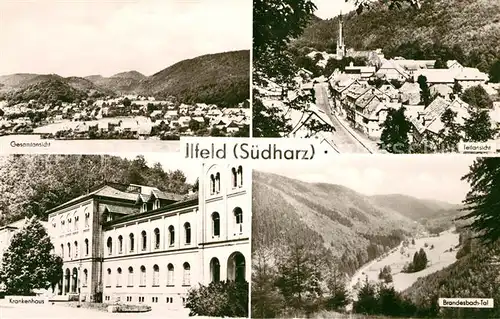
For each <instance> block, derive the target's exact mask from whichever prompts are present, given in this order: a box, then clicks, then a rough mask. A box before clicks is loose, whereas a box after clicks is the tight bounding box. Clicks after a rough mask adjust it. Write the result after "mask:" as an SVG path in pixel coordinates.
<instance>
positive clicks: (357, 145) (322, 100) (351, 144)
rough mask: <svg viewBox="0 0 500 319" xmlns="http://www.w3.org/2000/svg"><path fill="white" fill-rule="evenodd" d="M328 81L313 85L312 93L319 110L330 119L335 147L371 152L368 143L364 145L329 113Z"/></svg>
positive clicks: (343, 149)
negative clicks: (333, 129)
mask: <svg viewBox="0 0 500 319" xmlns="http://www.w3.org/2000/svg"><path fill="white" fill-rule="evenodd" d="M327 92H328V83H326V82H324V83H317V84H315V85H314V93H315V96H316V105H317V106H318V108H319V109H320V110H322V111H323V112H325V114H327V115H328V117H329V118H330V120H331V121H332V124H333V127H334V128H335V131H334V132H333V134H332V140H333V142H334V143H335V145H336V147H337V148H338V150H339V151H340V152H341V153H372V152H373V151H372V149H371V147H370V145H367V146H368V148H367V147H365V146H364V145H363V144H365V145H366V143H364V142H363V143H361V142H360V141H359V140H358V139H357V137H355V136H353V134H351V133H350V132H349V131H348V129H347V128H346V127H345V124H343V123H340V121H339V120H338V119H337V116H335V115H334V114H332V113H331V111H330V104H329V101H328V93H327Z"/></svg>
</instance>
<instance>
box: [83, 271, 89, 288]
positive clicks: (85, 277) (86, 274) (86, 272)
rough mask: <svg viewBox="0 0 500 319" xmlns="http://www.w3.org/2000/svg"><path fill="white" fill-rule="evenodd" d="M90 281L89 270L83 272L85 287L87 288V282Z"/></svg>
mask: <svg viewBox="0 0 500 319" xmlns="http://www.w3.org/2000/svg"><path fill="white" fill-rule="evenodd" d="M88 280H89V271H88V270H87V269H84V270H83V287H87V282H88Z"/></svg>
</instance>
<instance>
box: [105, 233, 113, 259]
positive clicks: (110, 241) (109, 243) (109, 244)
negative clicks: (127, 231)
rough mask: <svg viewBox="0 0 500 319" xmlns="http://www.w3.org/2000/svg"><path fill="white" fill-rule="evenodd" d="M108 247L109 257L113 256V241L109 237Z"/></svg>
mask: <svg viewBox="0 0 500 319" xmlns="http://www.w3.org/2000/svg"><path fill="white" fill-rule="evenodd" d="M106 246H107V247H108V255H111V254H113V239H111V237H108V241H107V244H106Z"/></svg>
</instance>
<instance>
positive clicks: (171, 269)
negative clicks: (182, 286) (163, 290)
mask: <svg viewBox="0 0 500 319" xmlns="http://www.w3.org/2000/svg"><path fill="white" fill-rule="evenodd" d="M167 269H168V272H167V286H173V285H174V265H172V264H168V266H167Z"/></svg>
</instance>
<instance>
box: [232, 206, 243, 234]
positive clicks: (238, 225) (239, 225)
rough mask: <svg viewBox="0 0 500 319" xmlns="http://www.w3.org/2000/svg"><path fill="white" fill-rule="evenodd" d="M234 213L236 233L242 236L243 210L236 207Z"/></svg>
mask: <svg viewBox="0 0 500 319" xmlns="http://www.w3.org/2000/svg"><path fill="white" fill-rule="evenodd" d="M233 213H234V219H235V222H236V231H237V232H239V233H240V234H241V233H242V232H243V210H242V209H241V208H239V207H236V208H235V209H234V210H233Z"/></svg>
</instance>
